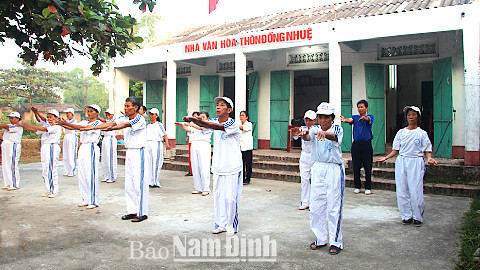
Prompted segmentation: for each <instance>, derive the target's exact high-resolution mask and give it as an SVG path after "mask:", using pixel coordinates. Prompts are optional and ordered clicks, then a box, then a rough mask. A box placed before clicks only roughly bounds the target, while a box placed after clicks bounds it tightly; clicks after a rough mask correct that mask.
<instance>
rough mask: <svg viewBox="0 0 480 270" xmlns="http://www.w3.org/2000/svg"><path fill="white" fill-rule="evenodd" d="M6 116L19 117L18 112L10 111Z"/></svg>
mask: <svg viewBox="0 0 480 270" xmlns="http://www.w3.org/2000/svg"><path fill="white" fill-rule="evenodd" d="M7 117H17V118H19V119H20V114H19V113H18V112H11V113H10V114H9V115H7Z"/></svg>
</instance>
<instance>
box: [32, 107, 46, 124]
mask: <svg viewBox="0 0 480 270" xmlns="http://www.w3.org/2000/svg"><path fill="white" fill-rule="evenodd" d="M30 109H31V110H32V112H33V114H35V119H37V121H38V122H41V121H43V122H45V121H47V118H45V116H43V115H42V114H41V113H40V112H38V109H37V107H33V106H32V107H31V108H30Z"/></svg>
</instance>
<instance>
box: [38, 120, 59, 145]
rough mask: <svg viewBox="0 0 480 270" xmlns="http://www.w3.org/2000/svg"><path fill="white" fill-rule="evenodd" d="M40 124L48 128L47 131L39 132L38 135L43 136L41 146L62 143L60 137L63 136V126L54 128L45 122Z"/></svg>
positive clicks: (54, 126)
mask: <svg viewBox="0 0 480 270" xmlns="http://www.w3.org/2000/svg"><path fill="white" fill-rule="evenodd" d="M40 124H42V126H44V127H46V128H47V131H37V134H42V138H41V139H40V142H41V144H50V143H56V144H58V143H60V135H61V134H62V127H61V126H58V125H53V126H52V125H50V124H49V123H48V122H45V121H40Z"/></svg>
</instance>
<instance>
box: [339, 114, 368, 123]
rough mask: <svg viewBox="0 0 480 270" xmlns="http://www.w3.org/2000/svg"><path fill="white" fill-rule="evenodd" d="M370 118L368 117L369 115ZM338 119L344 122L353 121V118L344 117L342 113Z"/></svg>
mask: <svg viewBox="0 0 480 270" xmlns="http://www.w3.org/2000/svg"><path fill="white" fill-rule="evenodd" d="M369 119H370V117H369ZM340 121H342V122H344V123H349V124H350V123H352V122H353V119H352V118H345V117H343V116H342V115H340Z"/></svg>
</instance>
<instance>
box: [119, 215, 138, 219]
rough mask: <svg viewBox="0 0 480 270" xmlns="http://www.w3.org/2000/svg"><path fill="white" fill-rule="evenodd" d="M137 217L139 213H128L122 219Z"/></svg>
mask: <svg viewBox="0 0 480 270" xmlns="http://www.w3.org/2000/svg"><path fill="white" fill-rule="evenodd" d="M136 217H137V214H128V215H125V216H123V217H122V220H129V219H134V218H136Z"/></svg>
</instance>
